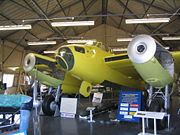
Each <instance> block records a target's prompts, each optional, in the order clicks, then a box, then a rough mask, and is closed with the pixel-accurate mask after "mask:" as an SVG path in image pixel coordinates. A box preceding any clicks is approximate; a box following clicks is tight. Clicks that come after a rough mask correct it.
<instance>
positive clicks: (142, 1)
mask: <svg viewBox="0 0 180 135" xmlns="http://www.w3.org/2000/svg"><path fill="white" fill-rule="evenodd" d="M135 1H137V2H139V3H142V4H145V5H150V4H149V3H148V2H146V1H145V0H135ZM152 7H153V8H156V9H158V10H161V11H164V12H166V13H172V12H170V11H169V10H167V9H164V8H162V7H159V6H156V5H152Z"/></svg>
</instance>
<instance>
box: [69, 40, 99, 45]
mask: <svg viewBox="0 0 180 135" xmlns="http://www.w3.org/2000/svg"><path fill="white" fill-rule="evenodd" d="M91 42H96V39H91V40H67V43H71V44H72V43H75V44H77V43H83V44H84V43H91Z"/></svg>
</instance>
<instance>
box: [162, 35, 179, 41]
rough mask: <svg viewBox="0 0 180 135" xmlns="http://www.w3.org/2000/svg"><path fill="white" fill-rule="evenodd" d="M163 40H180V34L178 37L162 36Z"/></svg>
mask: <svg viewBox="0 0 180 135" xmlns="http://www.w3.org/2000/svg"><path fill="white" fill-rule="evenodd" d="M162 40H180V36H178V37H162Z"/></svg>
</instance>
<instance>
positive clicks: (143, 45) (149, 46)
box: [128, 35, 174, 88]
mask: <svg viewBox="0 0 180 135" xmlns="http://www.w3.org/2000/svg"><path fill="white" fill-rule="evenodd" d="M128 56H129V58H130V59H131V61H132V62H133V65H134V67H135V69H136V70H137V72H138V73H139V74H140V76H141V77H142V78H143V79H144V80H145V81H146V82H147V83H148V84H149V85H151V86H153V87H155V88H161V87H165V86H166V85H167V84H170V83H172V82H173V76H174V60H173V57H172V55H171V54H170V53H169V52H168V51H167V50H166V49H164V48H163V47H162V46H161V45H159V43H157V42H156V41H155V40H154V39H153V38H152V37H151V36H149V35H139V36H136V37H135V38H134V39H133V40H132V41H131V42H130V43H129V46H128Z"/></svg>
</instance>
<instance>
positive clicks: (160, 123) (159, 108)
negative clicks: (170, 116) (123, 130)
mask: <svg viewBox="0 0 180 135" xmlns="http://www.w3.org/2000/svg"><path fill="white" fill-rule="evenodd" d="M149 111H151V112H165V109H164V104H163V100H162V99H160V98H155V99H154V100H153V101H152V102H151V104H150V107H149ZM148 122H149V123H148V125H149V128H151V129H153V128H154V120H153V119H149V120H148ZM166 126H167V117H164V118H163V119H162V120H157V128H156V129H158V130H161V129H165V128H166Z"/></svg>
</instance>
